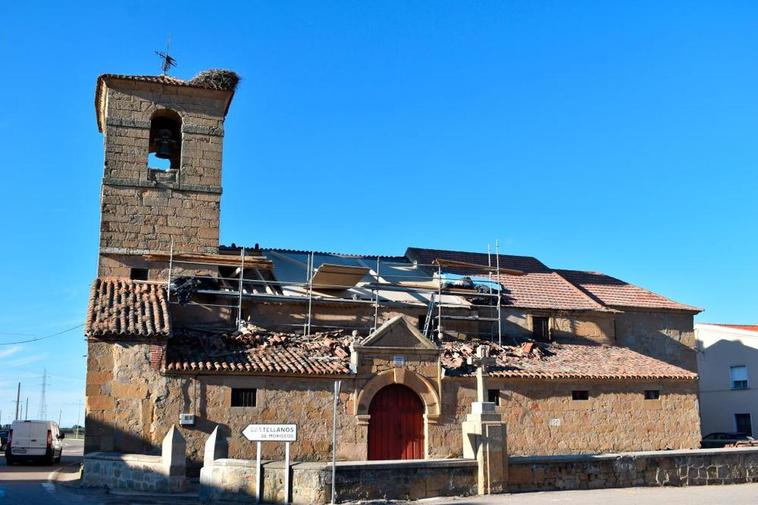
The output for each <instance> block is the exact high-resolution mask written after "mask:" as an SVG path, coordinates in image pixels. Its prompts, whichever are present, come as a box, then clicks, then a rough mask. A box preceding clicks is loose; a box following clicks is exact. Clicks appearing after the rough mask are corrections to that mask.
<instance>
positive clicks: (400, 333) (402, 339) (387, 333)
mask: <svg viewBox="0 0 758 505" xmlns="http://www.w3.org/2000/svg"><path fill="white" fill-rule="evenodd" d="M361 346H362V347H403V348H408V349H437V346H436V345H435V344H434V342H432V341H431V340H429V339H428V338H426V337H425V336H424V334H423V333H421V332H420V331H419V329H418V328H416V326H414V325H413V324H411V323H410V322H409V321H408V320H407V319H406V318H404V317H403V316H395V317H393V318H392V319H390V320H389V321H387V322H386V323H384V324H383V325H382V326H380V327H379V328H377V330H376V331H375V332H374V333H372V334H371V335H369V336H368V337H367V338H366V340H364V341H363V342H362V343H361Z"/></svg>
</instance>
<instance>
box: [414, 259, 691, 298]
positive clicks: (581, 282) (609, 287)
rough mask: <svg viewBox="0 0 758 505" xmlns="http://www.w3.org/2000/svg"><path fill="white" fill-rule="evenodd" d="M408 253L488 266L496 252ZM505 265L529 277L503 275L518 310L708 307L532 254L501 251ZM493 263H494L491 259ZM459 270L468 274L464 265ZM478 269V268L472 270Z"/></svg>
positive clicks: (506, 287)
mask: <svg viewBox="0 0 758 505" xmlns="http://www.w3.org/2000/svg"><path fill="white" fill-rule="evenodd" d="M406 256H408V258H409V259H411V260H413V261H417V262H418V263H423V264H431V263H433V262H434V260H436V259H446V260H455V261H462V262H466V263H473V264H477V265H483V266H487V265H489V264H492V265H495V255H494V254H493V255H491V256H489V255H487V254H484V253H471V252H463V251H446V250H441V249H423V248H418V247H409V248H408V250H407V251H406ZM499 258H500V267H502V268H511V269H516V270H520V271H522V272H523V273H524V275H521V276H518V275H501V276H500V281H501V284H502V285H503V288H504V290H505V296H504V301H503V303H504V305H506V306H508V305H509V306H512V307H517V308H544V309H557V310H601V311H602V310H605V311H608V310H611V311H612V310H614V309H617V308H643V309H656V310H677V311H684V312H691V313H697V312H702V309H700V308H698V307H693V306H691V305H685V304H682V303H679V302H675V301H674V300H671V299H669V298H666V297H665V296H662V295H659V294H657V293H653V292H652V291H649V290H647V289H644V288H641V287H639V286H635V285H634V284H630V283H628V282H624V281H622V280H619V279H616V278H614V277H611V276H609V275H605V274H601V273H597V272H583V271H578V270H562V269H552V268H549V267H548V266H546V265H545V264H544V263H542V262H540V261H539V260H537V259H536V258H532V257H529V256H511V255H505V254H501V255H500V257H499ZM490 262H491V263H490ZM458 270H459V272H458V273H466V272H464V271H463V270H465V269H463V270H462V269H458ZM468 273H471V274H473V273H475V272H468Z"/></svg>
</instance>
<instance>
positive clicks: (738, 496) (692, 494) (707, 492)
mask: <svg viewBox="0 0 758 505" xmlns="http://www.w3.org/2000/svg"><path fill="white" fill-rule="evenodd" d="M389 503H401V502H389ZM405 503H414V504H418V505H480V504H481V505H492V504H498V505H499V504H503V505H547V504H550V505H553V504H558V505H657V504H665V505H721V504H729V505H756V504H758V484H732V485H727V486H693V487H643V488H639V487H638V488H622V489H597V490H592V491H551V492H541V493H520V494H502V495H490V496H469V497H461V498H430V499H426V500H419V501H416V502H405Z"/></svg>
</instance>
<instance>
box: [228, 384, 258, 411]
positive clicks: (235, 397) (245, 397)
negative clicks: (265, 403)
mask: <svg viewBox="0 0 758 505" xmlns="http://www.w3.org/2000/svg"><path fill="white" fill-rule="evenodd" d="M256 393H257V390H255V389H239V388H232V407H255V397H256Z"/></svg>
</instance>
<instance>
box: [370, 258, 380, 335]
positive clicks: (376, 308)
mask: <svg viewBox="0 0 758 505" xmlns="http://www.w3.org/2000/svg"><path fill="white" fill-rule="evenodd" d="M379 266H380V265H379V256H377V257H376V277H375V278H376V283H377V284H379V283H380V282H381V280H380V279H379ZM372 291H373V295H374V327H373V328H372V329H371V332H372V333H373V332H375V331H376V329H377V328H378V327H379V290H377V289H374V290H372Z"/></svg>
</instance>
